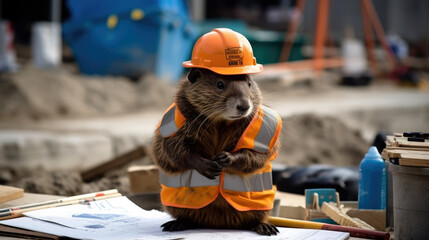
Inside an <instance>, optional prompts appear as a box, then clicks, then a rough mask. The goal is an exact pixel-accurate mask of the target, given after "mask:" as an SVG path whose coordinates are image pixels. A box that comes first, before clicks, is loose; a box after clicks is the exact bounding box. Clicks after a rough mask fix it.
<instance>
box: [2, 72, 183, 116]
mask: <svg viewBox="0 0 429 240" xmlns="http://www.w3.org/2000/svg"><path fill="white" fill-rule="evenodd" d="M174 92H175V86H172V85H170V84H168V83H166V82H163V81H160V80H157V79H156V78H155V77H154V76H145V77H142V78H141V79H139V81H138V82H132V81H131V80H129V79H126V78H122V77H86V76H83V75H80V74H75V73H73V71H72V70H71V69H70V68H68V67H61V68H58V69H51V70H43V69H37V68H33V67H30V66H26V67H24V68H23V69H21V70H20V71H19V72H17V73H7V74H2V75H0V105H1V106H2V108H0V120H11V119H44V118H56V117H76V116H100V115H110V114H119V113H125V112H130V111H132V110H136V109H140V108H151V107H157V106H162V107H164V106H166V105H168V103H167V102H169V100H170V98H169V97H166V96H173V95H174Z"/></svg>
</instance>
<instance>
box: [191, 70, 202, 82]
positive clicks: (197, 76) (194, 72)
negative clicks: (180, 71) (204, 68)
mask: <svg viewBox="0 0 429 240" xmlns="http://www.w3.org/2000/svg"><path fill="white" fill-rule="evenodd" d="M200 78H201V71H200V70H199V69H196V68H191V71H189V74H188V80H189V82H191V83H194V82H196V81H197V80H198V79H200Z"/></svg>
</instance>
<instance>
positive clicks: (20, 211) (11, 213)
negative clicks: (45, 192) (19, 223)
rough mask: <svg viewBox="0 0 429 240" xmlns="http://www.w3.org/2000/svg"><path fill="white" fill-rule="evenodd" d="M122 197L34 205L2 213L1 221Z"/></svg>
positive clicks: (0, 214) (92, 198) (109, 196)
mask: <svg viewBox="0 0 429 240" xmlns="http://www.w3.org/2000/svg"><path fill="white" fill-rule="evenodd" d="M120 196H122V195H121V194H120V193H111V194H107V195H99V196H93V197H87V198H79V199H77V198H75V199H72V200H67V201H62V202H56V203H51V204H34V206H33V207H25V208H24V209H12V210H9V211H7V212H1V213H0V220H6V219H10V218H16V217H21V216H23V213H25V212H29V211H34V210H40V209H46V208H53V207H61V206H66V205H72V204H86V203H89V202H93V201H99V200H103V199H108V198H114V197H120Z"/></svg>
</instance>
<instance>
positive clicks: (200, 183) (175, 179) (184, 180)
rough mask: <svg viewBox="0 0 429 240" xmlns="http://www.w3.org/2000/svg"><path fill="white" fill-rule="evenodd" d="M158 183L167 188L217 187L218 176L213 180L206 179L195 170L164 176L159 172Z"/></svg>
mask: <svg viewBox="0 0 429 240" xmlns="http://www.w3.org/2000/svg"><path fill="white" fill-rule="evenodd" d="M159 182H160V183H161V184H162V185H164V186H167V187H206V186H218V185H219V183H220V176H217V177H216V178H215V179H208V178H206V177H204V176H203V175H201V174H200V173H199V172H197V171H196V170H187V171H185V172H183V173H180V174H174V175H165V174H164V172H163V171H159Z"/></svg>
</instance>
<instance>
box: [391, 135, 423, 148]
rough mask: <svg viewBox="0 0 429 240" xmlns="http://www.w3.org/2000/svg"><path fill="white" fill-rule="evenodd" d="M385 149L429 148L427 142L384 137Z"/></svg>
mask: <svg viewBox="0 0 429 240" xmlns="http://www.w3.org/2000/svg"><path fill="white" fill-rule="evenodd" d="M386 144H387V147H390V146H393V147H413V148H429V142H428V141H425V142H413V141H408V138H407V137H395V136H387V137H386Z"/></svg>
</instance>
